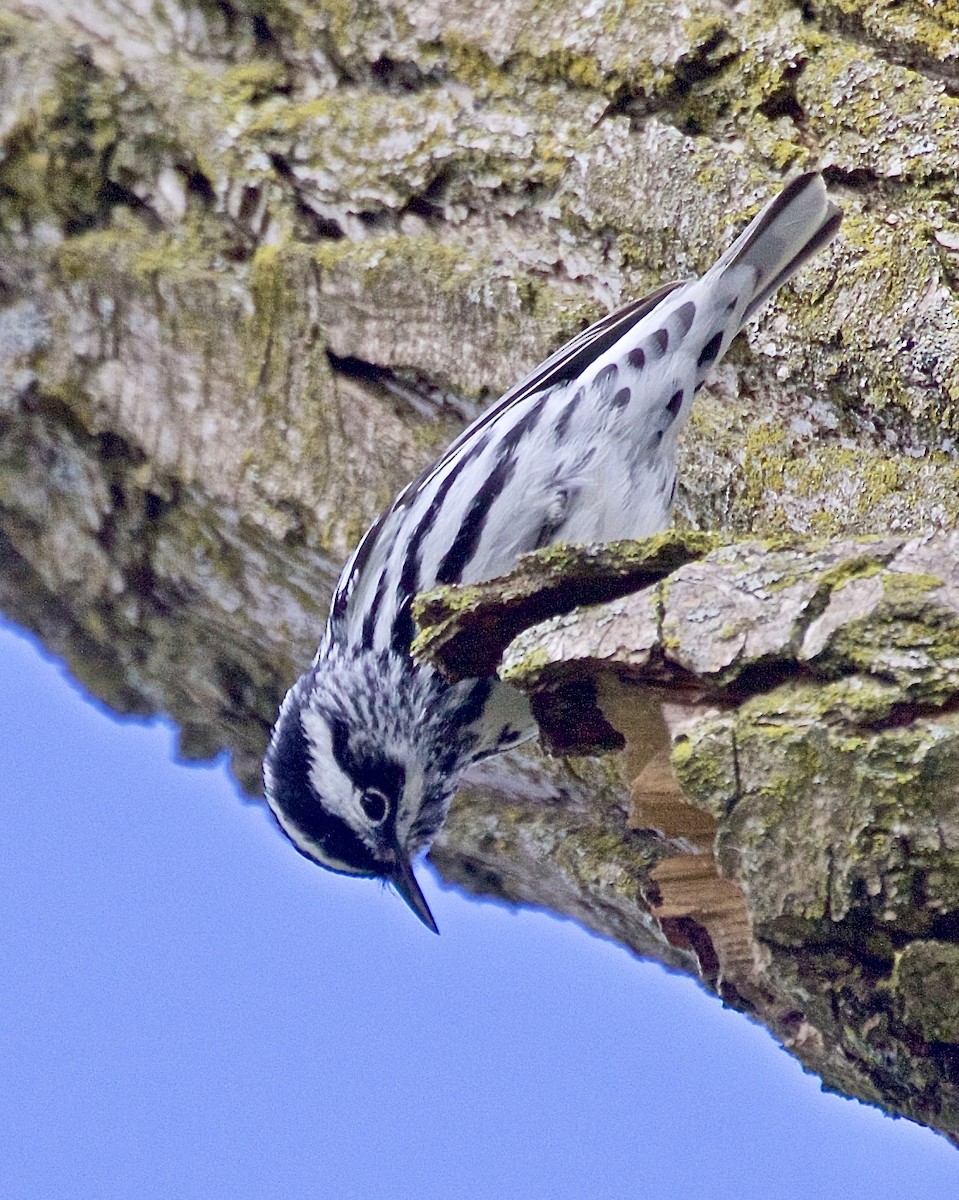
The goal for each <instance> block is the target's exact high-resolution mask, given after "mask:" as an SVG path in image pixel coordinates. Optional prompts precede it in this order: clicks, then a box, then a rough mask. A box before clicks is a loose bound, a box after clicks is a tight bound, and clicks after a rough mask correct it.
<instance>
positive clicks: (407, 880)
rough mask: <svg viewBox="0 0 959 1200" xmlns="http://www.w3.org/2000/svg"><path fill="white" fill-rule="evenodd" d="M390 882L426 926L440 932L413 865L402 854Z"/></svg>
mask: <svg viewBox="0 0 959 1200" xmlns="http://www.w3.org/2000/svg"><path fill="white" fill-rule="evenodd" d="M390 882H391V883H392V884H393V886H394V887H395V888H396V890H397V891H398V892H399V894H400V895H401V896H402V897H403V899H404V900H405V901H406V903H407V904H408V905H409V906H410V908H411V909H412V910H413V912H415V913H416V915H417V916H418V917H419V919H420V920H421V921H422V922H423V924H424V925H425V926H426V928H427V929H432V931H433V932H434V933H439V928H438V927H437V924H436V922H435V921H434V920H433V914H432V913H431V912H430V906H429V905H428V904H427V903H426V897H425V896H424V895H423V893H422V891H421V890H420V885H419V884H418V883H417V882H416V876H415V875H414V874H413V866H412V864H411V863H409V862H407V861H406V859H405V858H403V857H402V856H401V857H400V858H399V860H398V861H397V864H396V872H395V874H394V875H393V878H392V879H391V880H390Z"/></svg>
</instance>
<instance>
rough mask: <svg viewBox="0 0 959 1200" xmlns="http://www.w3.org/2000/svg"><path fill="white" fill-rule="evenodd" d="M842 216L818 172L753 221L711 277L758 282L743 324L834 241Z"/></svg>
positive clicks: (800, 177) (789, 189)
mask: <svg viewBox="0 0 959 1200" xmlns="http://www.w3.org/2000/svg"><path fill="white" fill-rule="evenodd" d="M841 220H842V212H841V211H840V209H838V208H837V207H836V205H835V204H833V203H832V201H831V200H830V199H829V197H828V196H827V195H826V185H825V183H824V182H823V178H822V176H821V175H820V174H818V172H815V171H810V172H808V173H807V174H805V175H798V176H797V177H796V178H795V179H793V180H792V181H791V182H790V183H788V184H787V185H786V186H785V187H784V188H783V190H782V191H781V192H780V193H779V195H778V196H776V197H775V199H773V200H770V202H769V203H768V204H767V205H766V207H765V208H764V209H762V211H761V212H760V213H758V215H757V216H756V217H755V218H754V219H753V220H752V221H751V222H750V224H749V225H747V226H746V228H745V229H744V230H743V232H742V233H741V234H740V236H739V237H738V238H737V239H736V241H735V242H733V244H732V245H731V246H730V247H729V249H728V250H727V251H726V253H725V254H724V255H723V256H722V257H721V258H720V259H719V260H718V261H717V262H716V264H715V265H714V266H713V267H712V268H711V269H710V270H709V271H708V272H707V275H716V274H722V275H724V276H727V277H729V276H730V275H738V274H740V271H739V268H742V267H745V268H748V269H749V272H750V274H751V275H752V276H753V278H754V279H755V282H754V284H753V293H752V296H751V298H750V300H749V302H748V303H747V305H746V308H745V311H744V312H743V315H742V324H745V323H746V321H748V320H749V318H750V317H751V316H752V314H753V313H754V312H755V311H756V309H757V308H759V307H760V305H762V304H764V303H765V301H766V300H768V299H769V297H770V296H771V295H772V294H773V292H775V291H776V289H777V288H780V287H782V285H783V284H784V283H785V282H786V280H787V279H789V278H790V277H791V276H792V275H794V274H795V272H796V271H798V270H799V268H800V267H801V266H802V265H803V263H804V262H805V261H806V260H807V259H808V258H811V257H812V256H813V255H814V254H815V253H816V252H817V251H818V250H821V249H822V247H823V246H825V245H828V243H829V242H831V241H832V239H833V238H834V237H835V236H836V231H837V230H838V229H839V223H840V222H841Z"/></svg>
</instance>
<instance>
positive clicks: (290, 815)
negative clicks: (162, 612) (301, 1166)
mask: <svg viewBox="0 0 959 1200" xmlns="http://www.w3.org/2000/svg"><path fill="white" fill-rule="evenodd" d="M840 219H841V218H840V213H839V210H838V209H837V208H836V207H835V206H834V205H833V204H831V203H830V201H829V200H828V198H827V196H826V191H825V187H824V185H823V181H822V178H821V177H820V176H819V175H817V174H808V175H803V176H800V177H799V178H797V179H794V180H793V181H792V182H791V183H790V184H789V185H787V187H786V188H785V189H784V190H783V191H782V192H781V193H780V195H779V196H777V197H776V198H775V199H774V200H773V201H771V202H770V203H769V204H768V205H767V206H766V207H765V208H764V209H763V210H762V212H761V213H760V214H759V215H758V216H757V217H756V218H755V219H754V220H753V222H752V223H751V224H750V225H749V226H748V228H747V229H746V230H745V232H744V233H743V234H742V235H741V236H740V237H739V239H738V240H737V241H736V242H735V243H734V245H733V246H732V247H731V248H730V249H729V250H728V251H727V252H726V253H725V254H724V255H723V256H722V257H721V258H720V259H719V261H718V262H717V263H716V264H715V265H714V266H713V267H712V268H711V269H710V270H709V271H708V272H707V273H706V274H705V275H704V276H703V277H702V278H701V279H698V280H692V281H689V282H686V283H672V284H668V285H667V286H665V287H663V288H660V289H659V290H658V291H656V292H653V293H652V294H651V295H649V296H647V297H645V298H644V299H642V300H638V301H635V302H633V303H632V304H630V305H627V306H626V307H625V308H623V309H621V310H620V311H619V312H616V313H614V314H612V315H611V316H609V317H606V318H605V319H604V320H602V321H599V322H598V323H597V324H595V325H593V326H591V327H590V328H589V329H587V330H586V331H585V332H583V333H581V334H580V335H579V336H578V337H576V338H574V339H573V341H571V342H569V343H568V345H566V346H564V347H563V348H562V349H561V350H559V351H558V352H557V353H556V354H554V355H553V356H552V357H551V358H549V359H547V360H546V362H545V363H543V364H542V365H541V366H539V367H538V368H537V369H536V370H535V371H534V372H533V373H532V374H531V375H530V376H529V377H528V378H527V379H526V380H524V381H523V382H522V383H520V384H519V385H518V386H517V387H515V388H514V389H513V390H512V391H510V392H508V393H507V394H506V395H505V396H504V397H503V398H502V399H501V400H499V401H498V402H497V403H496V404H494V405H493V406H492V407H491V408H490V409H489V410H488V411H487V412H486V413H484V414H483V416H481V417H480V418H479V419H478V420H477V421H475V422H474V423H473V424H472V425H471V426H470V427H469V428H468V429H467V430H466V431H465V432H464V433H463V434H461V436H460V437H458V438H457V439H456V441H455V442H454V443H453V444H452V445H451V446H450V448H449V449H448V450H447V451H446V453H445V454H444V455H443V456H442V457H441V458H440V459H439V461H438V462H436V463H435V464H434V465H433V466H432V467H430V468H429V469H428V470H427V471H426V472H425V473H424V474H423V475H421V476H420V478H419V479H417V480H415V481H414V482H413V483H411V484H410V485H409V486H408V487H407V488H405V489H404V491H403V492H402V493H401V494H400V495H399V496H398V497H397V499H396V500H395V501H394V503H393V505H392V506H391V507H390V508H389V509H388V510H387V511H386V512H385V513H383V515H382V516H381V517H379V519H378V520H377V521H376V522H375V523H374V524H373V526H372V527H371V528H370V529H369V530H368V532H367V533H366V535H365V537H364V538H363V540H362V541H361V542H360V544H359V546H358V547H357V549H356V551H355V552H354V554H353V556H352V558H351V559H350V561H349V563H347V565H346V568H345V569H344V571H343V574H342V576H341V578H340V582H339V585H338V587H337V589H336V593H335V595H334V597H333V604H332V608H331V611H330V617H329V622H328V625H327V628H326V633H325V635H324V638H323V641H322V643H321V645H320V647H319V650H318V651H317V654H316V658H315V659H314V661H313V664H312V666H311V667H310V669H309V670H308V671H307V672H306V673H305V674H304V675H303V676H302V677H301V678H300V679H299V680H298V681H297V682H296V683H295V684H294V685H293V687H292V688H291V689H290V691H289V693H288V695H287V697H286V699H285V700H284V702H283V705H282V708H281V710H280V715H279V718H278V720H277V723H276V727H275V729H274V731H273V737H272V740H271V742H270V747H269V750H268V751H267V755H266V760H265V763H264V777H265V783H266V794H267V798H268V800H269V803H270V806H271V808H272V809H273V812H274V813H275V815H276V817H277V820H278V821H279V823H280V825H281V827H282V828H283V830H284V831H285V832H286V833H287V835H288V836H289V837H290V839H291V840H292V841H293V843H294V845H295V846H296V848H297V849H298V850H300V851H301V852H302V853H303V854H305V855H307V856H308V857H310V858H312V859H313V860H314V861H316V862H318V863H320V864H321V865H322V866H325V867H329V868H331V869H332V870H334V871H340V872H346V873H348V874H353V875H370V876H380V877H382V878H384V879H386V880H388V881H389V882H391V883H393V884H394V886H395V887H396V888H397V890H398V891H399V892H400V894H401V895H402V896H403V897H404V899H405V900H406V901H407V903H408V904H409V905H410V907H411V908H412V909H413V910H414V911H415V912H416V913H417V915H418V916H419V917H420V918H421V919H422V920H423V921H424V923H426V924H427V925H428V926H429V927H430V928H432V929H435V928H436V927H435V924H434V922H433V918H432V916H431V914H430V912H429V909H428V907H427V905H426V902H425V900H424V899H423V896H422V893H421V892H420V890H419V887H418V885H417V883H416V880H415V878H414V876H413V872H412V866H411V863H412V860H413V858H414V857H415V856H416V854H417V853H418V851H420V850H421V849H423V848H424V847H426V846H428V845H429V843H430V842H431V841H432V839H433V837H434V836H435V834H436V833H437V831H438V830H439V828H440V826H441V825H442V823H443V820H444V818H445V816H446V811H447V809H448V807H449V802H450V800H451V798H452V795H453V793H454V791H455V789H456V784H457V780H458V778H459V775H460V773H461V772H462V770H463V769H464V768H465V767H466V766H468V765H469V764H470V763H471V762H474V761H476V760H477V759H478V758H481V757H483V756H485V755H488V754H491V753H495V752H496V751H499V750H502V749H505V748H506V747H508V746H512V745H515V744H516V743H517V742H519V741H522V740H523V739H525V738H526V737H528V736H530V734H531V733H532V732H533V725H532V721H531V718H530V714H529V710H528V708H527V705H526V701H525V699H524V698H523V697H522V696H521V695H520V694H519V693H518V692H516V691H514V690H513V689H511V688H509V687H507V686H505V685H504V684H501V683H499V682H497V681H495V680H489V679H478V680H471V681H466V682H463V683H459V684H456V685H453V686H450V685H447V684H445V683H444V682H443V681H442V680H441V679H440V678H439V676H438V675H437V674H436V673H435V672H434V671H432V670H431V669H430V668H428V667H425V666H418V665H415V664H414V663H413V662H412V660H411V658H410V653H409V650H410V643H411V641H412V638H413V635H414V632H415V630H414V626H413V619H412V615H411V605H412V600H413V597H414V596H415V595H416V593H417V592H421V591H424V590H426V589H428V588H431V587H433V586H434V585H435V584H450V583H470V582H476V581H479V580H484V579H489V578H492V577H494V576H496V575H500V574H503V573H504V572H506V571H508V570H509V569H510V568H511V567H512V566H513V565H514V563H515V562H516V559H517V556H518V555H520V554H522V553H524V552H525V551H528V550H533V549H535V548H537V547H540V546H545V545H548V544H550V543H552V542H557V541H566V542H603V541H610V540H612V539H615V538H624V537H643V536H644V535H647V534H652V533H656V532H657V531H659V530H661V529H662V528H663V527H664V526H665V525H666V523H667V520H668V517H669V512H670V508H671V505H672V501H673V495H674V492H675V488H676V465H675V464H676V440H677V435H678V433H679V431H680V429H681V428H682V426H683V424H684V423H685V420H686V418H687V416H688V415H689V409H690V406H691V402H692V398H693V395H694V393H695V392H696V391H698V390H699V388H700V386H701V385H702V383H703V380H704V378H705V377H706V375H707V373H708V371H709V369H710V367H711V366H712V365H713V364H714V363H715V362H717V361H718V360H719V358H721V357H722V355H723V353H724V352H725V351H726V349H727V348H728V346H729V344H730V342H731V341H732V339H733V338H734V337H735V335H736V334H737V333H738V332H739V330H740V329H741V328H742V326H743V324H744V323H745V322H746V321H747V320H748V319H749V317H750V316H751V315H752V314H753V313H754V312H755V311H756V310H757V309H758V308H759V307H760V306H761V305H762V304H763V303H764V302H765V301H766V300H767V299H768V298H769V297H770V296H771V295H772V294H773V293H774V292H775V291H776V289H777V288H778V287H779V286H780V285H781V284H783V283H785V281H786V280H787V279H788V278H789V277H790V276H791V275H792V274H793V273H794V272H795V271H796V270H798V268H799V267H800V266H801V265H802V263H803V262H805V261H806V259H807V258H809V257H810V256H811V255H812V254H814V253H815V252H816V251H817V250H818V249H820V248H821V247H822V246H824V245H825V244H826V243H827V242H828V241H829V240H830V239H831V238H832V237H833V236H834V234H835V232H836V230H837V229H838V227H839V222H840Z"/></svg>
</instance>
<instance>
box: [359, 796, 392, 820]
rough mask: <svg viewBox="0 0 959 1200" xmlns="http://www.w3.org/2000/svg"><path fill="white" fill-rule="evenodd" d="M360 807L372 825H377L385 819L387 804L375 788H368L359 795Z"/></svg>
mask: <svg viewBox="0 0 959 1200" xmlns="http://www.w3.org/2000/svg"><path fill="white" fill-rule="evenodd" d="M360 807H361V808H362V809H363V811H364V812H365V813H366V815H367V817H368V818H369V819H370V820H371V821H372V822H373V824H374V825H379V823H380V822H381V821H384V820H385V819H386V811H387V808H388V807H389V805H388V803H387V800H386V797H385V796H384V795H383V793H382V792H378V791H377V790H376V788H369V789H368V790H367V791H365V792H364V793H363V795H362V796H361V797H360Z"/></svg>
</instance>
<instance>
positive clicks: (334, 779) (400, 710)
mask: <svg viewBox="0 0 959 1200" xmlns="http://www.w3.org/2000/svg"><path fill="white" fill-rule="evenodd" d="M409 675H410V670H409V668H408V667H406V666H405V664H403V663H402V662H399V663H397V664H396V669H395V670H393V669H391V664H389V663H385V662H383V661H382V660H373V661H362V660H359V661H357V660H351V661H346V662H343V661H340V662H329V661H324V660H319V661H318V662H317V663H315V664H314V666H313V667H312V668H311V669H310V670H309V671H307V672H306V674H305V675H303V676H302V677H301V678H300V679H299V680H298V681H297V682H296V683H295V684H294V685H293V687H292V688H291V689H290V691H289V692H288V694H287V696H286V699H285V700H284V702H283V705H282V707H281V709H280V715H279V717H278V719H277V722H276V725H275V726H274V729H273V736H272V738H271V740H270V745H269V749H268V750H267V753H266V757H265V760H264V771H263V774H264V783H265V789H266V798H267V801H268V803H269V805H270V808H271V809H272V810H273V813H274V815H275V816H276V819H277V821H278V822H279V824H280V827H281V828H282V830H283V832H284V833H285V834H286V835H287V837H288V838H289V839H290V841H291V842H292V843H293V845H294V846H295V847H296V849H297V850H299V852H300V853H301V854H303V855H305V856H306V857H307V858H310V859H312V860H313V861H314V862H316V863H318V864H319V865H320V866H323V867H326V868H327V869H328V870H331V871H336V872H339V873H341V874H346V875H359V876H372V877H378V878H380V879H383V880H385V881H386V882H388V883H390V884H392V886H393V887H394V888H395V889H396V891H397V892H399V894H400V895H401V896H402V897H403V899H404V900H405V901H406V903H407V904H408V905H409V907H410V908H411V909H412V910H413V912H414V913H416V915H417V916H418V917H419V919H420V920H421V921H422V922H423V924H424V925H426V926H427V928H429V929H432V930H433V932H434V933H436V932H438V930H437V927H436V922H435V921H434V920H433V916H432V914H431V912H430V910H429V906H428V905H427V903H426V899H425V897H424V896H423V893H422V891H421V889H420V886H419V884H418V883H417V881H416V877H415V875H414V873H413V860H414V858H415V856H416V855H417V853H418V852H419V851H420V850H422V849H424V848H425V847H426V846H428V845H429V844H430V842H431V841H432V840H433V837H434V836H435V834H436V833H437V832H438V830H439V829H440V827H441V826H442V824H443V820H444V818H445V816H446V812H447V809H448V808H449V803H450V800H451V799H452V795H453V792H454V791H455V788H456V779H457V777H458V775H459V766H460V764H459V756H458V755H457V753H456V749H455V746H453V745H452V744H451V743H450V739H449V738H448V737H447V738H446V739H444V740H440V739H438V738H436V737H434V734H433V729H434V726H436V728H437V729H439V723H438V722H437V721H435V720H433V719H431V712H430V707H431V706H430V702H429V701H430V695H432V694H435V693H436V692H437V687H438V685H437V684H433V683H432V682H431V681H430V680H429V679H426V678H418V677H417V676H416V675H414V676H412V677H411V678H408V676H409Z"/></svg>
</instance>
